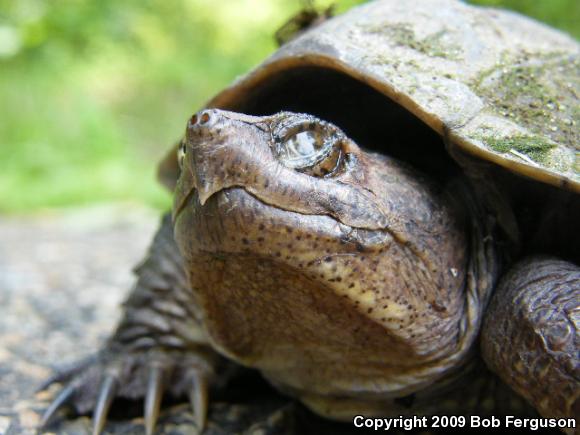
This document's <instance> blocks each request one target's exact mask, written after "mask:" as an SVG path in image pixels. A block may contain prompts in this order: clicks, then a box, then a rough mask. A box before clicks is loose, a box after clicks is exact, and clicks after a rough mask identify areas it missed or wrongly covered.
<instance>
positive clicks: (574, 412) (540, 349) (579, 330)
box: [482, 257, 580, 433]
mask: <svg viewBox="0 0 580 435" xmlns="http://www.w3.org/2000/svg"><path fill="white" fill-rule="evenodd" d="M579 348H580V267H578V266H577V265H575V264H572V263H569V262H565V261H562V260H558V259H556V258H550V257H531V258H526V259H524V260H522V261H521V262H519V263H518V264H517V265H515V266H514V267H513V268H512V270H510V272H509V273H508V274H507V275H506V276H505V277H504V278H503V279H502V281H501V283H500V285H499V287H498V289H497V292H496V294H495V296H494V297H493V299H492V302H491V304H490V306H489V310H488V312H487V313H486V322H485V325H484V328H483V332H482V352H483V357H484V359H485V361H486V363H487V364H488V366H489V367H490V368H491V369H492V370H493V371H495V372H496V373H497V374H498V375H499V376H500V377H501V378H502V380H503V381H504V382H506V383H507V384H508V385H509V386H510V387H512V388H513V389H514V390H515V391H517V392H518V394H520V395H522V396H523V397H525V398H526V400H528V401H529V402H530V403H531V404H532V405H533V406H534V407H535V408H536V409H537V410H538V412H539V413H540V414H542V415H543V416H544V417H554V418H563V417H575V418H576V419H578V418H579V417H580V361H579V358H578V349H579ZM569 433H574V432H573V430H570V431H569Z"/></svg>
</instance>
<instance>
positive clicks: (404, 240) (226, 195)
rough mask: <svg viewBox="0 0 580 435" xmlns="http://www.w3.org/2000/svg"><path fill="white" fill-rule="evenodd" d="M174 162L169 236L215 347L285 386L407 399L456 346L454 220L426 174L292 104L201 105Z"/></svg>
mask: <svg viewBox="0 0 580 435" xmlns="http://www.w3.org/2000/svg"><path fill="white" fill-rule="evenodd" d="M178 158H179V162H180V163H179V164H180V166H181V174H180V177H179V180H178V183H177V188H176V191H175V203H174V211H173V212H174V230H175V238H176V241H177V243H178V246H179V248H180V251H181V253H182V254H183V256H184V258H185V263H186V267H187V269H188V274H189V278H190V282H191V285H192V288H193V290H194V291H195V292H196V293H197V295H198V301H199V304H200V306H201V310H202V313H203V323H204V326H205V328H206V331H207V333H208V335H209V337H210V338H211V340H212V343H213V344H214V345H215V346H216V348H218V349H219V350H221V351H222V353H224V354H226V355H227V356H229V357H230V358H233V359H235V360H237V361H239V362H241V363H243V364H247V365H251V366H253V367H256V368H259V369H261V370H262V372H263V373H264V374H265V375H266V376H268V377H269V378H270V379H273V380H275V382H277V383H279V384H283V385H285V386H286V387H288V388H293V389H296V390H303V389H304V390H306V389H311V387H312V386H313V385H318V386H320V387H321V388H329V387H328V386H329V385H331V386H332V387H331V388H335V389H338V390H340V388H343V387H344V386H343V387H339V386H338V384H340V383H342V382H346V380H348V382H355V383H356V382H360V383H361V384H364V383H365V382H371V379H372V383H373V385H376V384H377V382H378V383H383V384H384V389H385V390H391V391H397V392H398V393H401V394H403V393H405V394H407V393H409V391H413V388H416V387H417V384H419V383H424V382H425V378H426V377H428V376H426V375H425V372H424V371H425V370H427V371H428V370H433V371H436V372H437V373H440V372H441V367H440V366H441V360H442V358H446V357H449V358H452V356H453V355H454V354H455V353H456V352H457V349H458V346H457V343H458V340H460V338H458V336H459V332H458V331H455V329H454V328H460V326H459V325H460V324H461V319H462V317H463V314H464V306H465V305H464V299H463V294H462V292H463V288H464V282H465V273H464V271H465V263H466V243H465V239H464V228H463V220H462V216H461V215H460V213H457V210H456V209H455V208H454V207H453V205H452V204H451V203H450V202H449V201H447V200H446V198H445V196H444V195H443V194H442V193H441V192H440V190H439V189H438V187H437V186H435V185H433V183H431V182H430V181H429V180H428V179H426V178H425V177H423V176H422V175H420V174H418V173H417V172H415V171H414V170H412V169H410V168H408V167H407V166H405V165H403V164H401V163H399V162H397V161H395V160H393V159H390V158H388V157H385V156H382V155H379V154H373V153H369V152H366V151H364V150H363V149H361V148H360V147H359V146H358V145H357V144H356V143H355V141H353V140H352V139H350V138H349V137H348V136H347V135H346V134H345V133H344V132H343V131H341V129H340V128H339V127H337V126H335V125H333V124H331V123H329V122H326V121H323V120H321V119H318V118H316V117H314V116H312V115H308V114H299V113H290V112H280V113H277V114H274V115H271V116H249V115H244V114H239V113H233V112H226V111H222V110H217V109H210V110H203V111H201V112H199V113H197V114H195V115H194V116H193V117H192V118H191V119H190V120H189V122H188V124H187V131H186V139H185V140H184V141H183V143H182V146H181V148H180V150H179V155H178ZM442 319H445V320H444V321H442ZM452 329H453V330H454V331H455V332H453V333H450V332H449V331H450V330H452ZM456 359H457V358H456ZM433 361H438V362H439V363H438V364H439V366H438V367H437V368H436V369H435V368H434V366H435V364H434V363H433ZM378 366H380V367H381V370H379V371H378V372H377V370H376V368H377V367H378ZM373 373H374V375H373ZM373 376H374V377H373ZM377 376H379V378H380V379H378V378H377ZM369 385H370V384H369ZM338 390H336V391H338Z"/></svg>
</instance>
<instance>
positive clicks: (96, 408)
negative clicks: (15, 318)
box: [40, 349, 216, 435]
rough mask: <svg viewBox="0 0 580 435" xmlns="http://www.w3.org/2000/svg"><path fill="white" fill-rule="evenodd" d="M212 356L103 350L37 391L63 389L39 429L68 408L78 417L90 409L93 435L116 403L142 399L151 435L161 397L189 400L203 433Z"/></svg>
mask: <svg viewBox="0 0 580 435" xmlns="http://www.w3.org/2000/svg"><path fill="white" fill-rule="evenodd" d="M215 362H216V361H215V356H212V355H211V354H207V355H206V354H204V352H203V351H202V350H200V351H199V352H195V353H192V352H191V351H189V352H186V351H169V350H157V349H155V350H154V349H151V350H148V351H146V352H142V353H136V352H132V353H120V352H119V351H114V350H108V349H107V350H104V351H102V352H101V353H99V354H98V355H96V356H95V357H92V358H90V359H88V360H85V361H83V362H81V363H79V364H77V365H75V366H74V367H70V368H67V369H66V370H63V371H61V372H59V373H57V374H56V375H55V376H53V377H52V378H50V379H49V380H48V381H47V382H46V383H45V384H44V385H43V386H42V387H41V389H46V388H47V387H49V386H50V385H52V384H54V383H61V384H62V385H63V388H62V389H61V390H60V392H59V394H57V396H56V397H55V398H54V400H53V401H52V403H51V404H50V406H49V407H48V408H47V409H46V411H45V413H44V415H43V417H42V420H41V424H40V429H43V428H45V427H48V426H49V425H50V424H51V423H52V422H53V420H54V418H55V417H56V415H57V414H58V412H59V411H60V410H61V409H62V408H64V407H66V406H72V407H74V408H75V410H76V411H77V412H78V413H79V414H85V413H88V412H89V411H91V410H92V413H93V430H92V433H93V435H98V434H100V433H101V432H102V431H103V428H104V427H105V424H106V422H107V416H108V414H109V410H110V409H111V407H112V406H114V405H115V403H114V402H115V399H117V398H125V399H130V400H143V401H144V402H143V403H144V407H143V415H144V419H145V432H146V433H147V434H148V435H149V434H153V432H154V429H155V424H156V422H157V417H158V415H159V410H160V406H161V400H162V398H163V396H164V395H166V394H167V395H170V396H172V397H183V396H187V397H189V400H190V402H191V406H192V410H193V415H194V418H195V423H196V426H197V429H198V431H199V432H201V431H202V430H203V428H204V426H205V423H206V416H207V410H208V390H209V385H210V383H211V381H212V379H213V377H214V376H213V375H214V369H213V368H214V366H215Z"/></svg>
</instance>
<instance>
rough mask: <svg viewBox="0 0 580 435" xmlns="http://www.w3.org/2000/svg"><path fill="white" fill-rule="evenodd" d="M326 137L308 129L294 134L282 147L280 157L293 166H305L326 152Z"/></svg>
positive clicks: (287, 164)
mask: <svg viewBox="0 0 580 435" xmlns="http://www.w3.org/2000/svg"><path fill="white" fill-rule="evenodd" d="M325 145H326V144H325V142H324V138H322V137H321V135H320V134H319V133H318V132H316V131H311V130H306V131H301V132H299V133H295V134H292V135H291V136H289V137H288V138H287V139H286V140H285V141H284V144H283V146H282V147H281V149H280V154H279V157H280V158H281V160H282V161H283V162H284V164H285V165H286V166H288V167H291V168H296V169H299V168H303V167H307V166H310V165H312V164H314V163H315V162H316V161H318V160H320V157H321V152H322V154H324V148H325Z"/></svg>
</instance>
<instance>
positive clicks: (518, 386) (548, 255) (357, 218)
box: [44, 0, 580, 433]
mask: <svg viewBox="0 0 580 435" xmlns="http://www.w3.org/2000/svg"><path fill="white" fill-rule="evenodd" d="M579 53H580V50H579V46H578V44H577V43H576V42H575V41H573V40H571V39H570V38H568V37H566V36H565V35H562V34H560V33H558V32H556V31H553V30H551V29H549V28H546V27H544V26H543V25H541V24H538V23H536V22H533V21H531V20H529V19H526V18H523V17H521V16H518V15H516V14H513V13H508V12H504V11H498V10H493V9H484V8H478V7H472V6H467V5H465V4H462V3H460V2H455V1H449V0H429V1H421V2H416V3H413V6H412V8H411V7H410V6H409V4H408V2H398V1H394V0H383V1H376V2H372V3H369V4H366V5H364V6H361V7H358V8H355V9H352V10H351V11H350V12H348V13H346V14H344V15H342V16H338V17H336V18H333V19H331V20H329V21H327V22H325V23H323V24H319V25H318V26H317V27H316V28H314V29H312V30H310V31H307V32H305V33H304V34H302V35H300V36H299V37H298V38H296V39H294V40H292V41H291V42H289V43H287V44H286V45H284V46H283V47H282V48H281V49H280V50H279V51H278V52H276V53H275V54H274V55H273V56H272V57H271V58H269V59H268V60H267V61H266V62H265V63H264V64H262V65H261V66H259V67H258V68H257V69H256V70H254V71H253V72H251V73H250V74H249V75H248V76H246V77H243V78H242V79H240V80H238V81H237V82H236V83H234V84H233V85H232V86H231V87H229V88H228V89H226V90H224V91H223V92H221V93H220V94H219V95H218V96H217V97H215V98H214V99H213V100H212V101H211V102H210V103H209V104H208V105H207V107H206V108H205V109H203V110H201V111H200V112H198V113H197V114H195V115H193V116H192V117H191V119H190V120H189V122H188V123H187V128H186V134H185V139H184V140H183V141H181V143H180V145H179V146H178V147H176V148H175V149H174V150H173V151H172V152H170V153H169V156H168V157H167V158H166V159H165V160H164V161H163V162H162V164H161V166H160V178H161V180H162V181H163V182H164V183H165V184H166V185H167V186H168V187H169V188H170V189H171V190H172V191H174V206H173V213H172V216H165V217H164V218H163V220H162V222H161V227H160V229H159V231H158V233H157V235H156V236H155V238H154V240H153V243H152V246H151V248H150V250H149V252H148V255H147V257H146V260H145V261H144V262H143V263H142V264H141V265H140V266H139V267H138V268H137V269H136V274H137V277H138V279H137V284H136V286H135V288H134V290H133V293H132V294H131V295H130V297H129V299H128V300H127V302H126V304H125V311H124V318H123V319H122V321H121V323H120V325H119V326H118V328H117V330H116V332H115V333H114V334H113V336H112V337H111V338H110V340H109V341H108V343H107V344H106V346H105V348H104V349H103V350H102V351H101V352H100V353H99V354H98V355H97V356H96V357H95V358H94V359H92V360H90V361H89V362H87V363H85V364H81V365H79V367H77V368H75V369H72V370H70V371H68V372H66V373H64V374H60V375H57V376H56V377H55V378H54V380H58V381H62V382H66V383H67V384H66V386H65V387H64V389H63V390H62V392H61V393H60V395H59V396H58V397H57V398H56V400H55V402H54V403H53V404H52V405H51V406H50V408H49V409H48V410H47V413H46V415H45V418H44V421H45V422H46V421H48V420H49V419H50V417H51V416H52V415H53V413H54V412H55V411H56V410H57V409H58V408H59V407H60V406H61V405H63V404H65V403H68V402H72V403H73V404H74V405H75V406H76V408H77V409H78V410H79V411H81V412H86V411H88V410H90V409H92V408H94V410H95V411H94V432H95V433H99V432H100V431H101V430H102V428H103V425H104V424H105V420H106V416H107V412H108V409H109V407H110V405H111V403H112V402H113V399H114V398H115V397H128V398H142V397H144V398H145V415H146V418H145V423H146V428H147V432H148V433H152V432H153V430H154V425H155V420H156V417H157V414H158V410H159V404H160V399H161V396H162V395H163V394H164V393H165V394H168V395H175V396H180V395H187V394H189V395H190V398H191V401H192V404H193V407H194V410H195V414H196V418H197V424H198V426H200V427H203V425H204V424H205V418H206V417H205V415H206V412H207V407H208V395H207V391H208V387H209V386H211V385H212V384H215V383H216V382H219V381H223V380H224V379H227V378H228V377H229V376H231V373H232V371H231V370H229V369H228V368H229V367H230V365H231V364H232V362H234V363H237V364H239V365H242V366H246V367H251V368H255V369H258V370H259V371H260V372H261V373H262V375H263V376H264V377H265V378H266V379H267V380H268V381H270V382H271V383H272V384H273V385H274V386H276V387H277V388H278V389H279V390H281V391H283V392H284V393H286V394H288V395H290V396H292V397H295V398H297V399H298V400H299V401H301V402H302V403H303V404H305V405H306V406H307V407H308V408H310V409H311V410H313V411H314V412H316V413H317V414H319V415H322V416H325V417H329V418H331V419H337V420H350V421H352V418H353V416H355V415H358V414H362V415H366V416H384V417H386V416H399V415H416V414H423V415H429V414H442V413H443V414H465V415H467V414H486V413H487V414H489V413H498V412H510V413H516V412H520V411H521V410H520V411H518V410H517V409H516V408H517V407H518V406H520V405H521V403H523V402H521V403H520V402H518V400H517V399H516V397H518V396H516V395H514V396H513V397H511V398H510V397H509V393H506V391H507V389H506V390H502V391H503V392H502V393H501V394H500V393H499V392H498V391H499V390H496V389H489V388H486V387H485V386H486V385H488V384H487V383H486V382H485V379H487V378H491V377H492V376H493V375H491V374H490V373H489V372H486V371H485V370H482V369H481V366H482V361H485V364H486V365H487V366H488V367H489V368H490V369H491V371H493V372H495V374H497V375H498V376H499V378H501V379H502V380H503V381H504V382H505V383H507V385H509V386H510V387H511V389H513V390H514V391H515V392H517V394H518V395H519V396H521V397H523V398H524V399H525V401H526V403H528V404H529V405H531V406H532V407H533V408H535V409H536V410H537V411H538V412H539V413H540V414H541V415H543V416H546V417H573V418H577V417H578V416H579V413H580V400H579V395H580V363H579V356H578V348H579V332H578V331H579V329H578V328H579V326H578V322H579V317H578V313H579V309H580V308H579V307H580V297H579V292H580V268H579V267H578V263H579V261H580V252H579V250H578V246H580V243H579V242H580V240H579V239H580V237H579V233H578V231H576V230H575V227H576V226H577V224H578V222H580V200H579V196H578V194H579V192H580V174H579V169H578V148H577V146H578V145H577V143H578V125H577V123H578V122H580V120H579V117H578V107H579V106H578V96H579V95H580V88H579V83H580V74H579V66H580V63H579V62H580V61H579ZM482 379H483V381H482Z"/></svg>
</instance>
